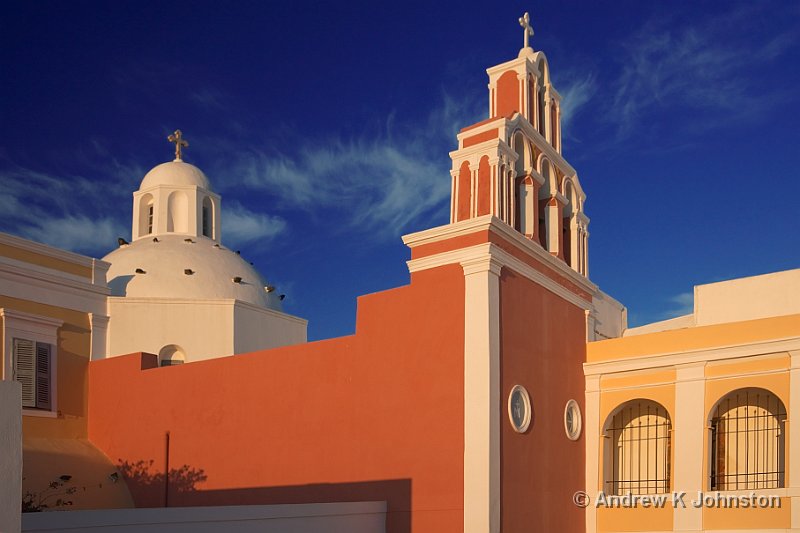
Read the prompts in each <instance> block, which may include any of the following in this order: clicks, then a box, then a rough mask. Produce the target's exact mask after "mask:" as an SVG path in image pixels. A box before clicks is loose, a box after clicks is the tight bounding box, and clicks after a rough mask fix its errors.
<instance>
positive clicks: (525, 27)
mask: <svg viewBox="0 0 800 533" xmlns="http://www.w3.org/2000/svg"><path fill="white" fill-rule="evenodd" d="M519 25H520V26H522V32H523V35H524V39H525V40H524V42H525V46H523V48H528V46H529V45H528V37H533V26H531V16H530V15H529V14H528V12H527V11H526V12H525V14H524V15H522V16H521V17H520V18H519Z"/></svg>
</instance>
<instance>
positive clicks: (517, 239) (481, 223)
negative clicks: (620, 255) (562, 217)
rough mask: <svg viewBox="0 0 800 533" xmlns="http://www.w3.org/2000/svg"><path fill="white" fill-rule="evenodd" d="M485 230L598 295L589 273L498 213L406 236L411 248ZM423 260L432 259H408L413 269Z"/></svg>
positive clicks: (405, 241)
mask: <svg viewBox="0 0 800 533" xmlns="http://www.w3.org/2000/svg"><path fill="white" fill-rule="evenodd" d="M482 230H489V231H493V232H494V233H496V234H498V235H500V236H501V237H503V238H505V239H506V240H507V241H511V242H512V243H514V244H516V245H517V246H518V247H519V248H522V250H523V251H525V252H527V253H528V254H529V255H531V256H533V257H535V258H537V259H539V260H540V261H541V262H543V263H544V264H545V265H547V266H549V267H551V268H552V269H553V270H555V271H556V272H557V273H558V274H561V275H563V276H564V277H566V278H567V279H569V280H570V281H571V282H573V283H575V284H576V285H578V286H579V287H580V288H582V289H583V290H585V291H586V292H588V293H589V294H591V295H594V294H595V293H596V292H597V291H598V287H597V285H595V284H594V283H592V282H591V281H589V280H588V279H587V278H586V277H585V276H583V275H581V274H578V273H577V272H576V271H575V270H573V269H572V268H571V267H570V266H569V265H567V264H566V263H565V262H564V261H562V260H561V259H558V258H557V257H554V256H553V254H551V253H550V252H548V251H547V250H545V249H544V248H542V247H541V246H540V245H539V244H538V243H535V242H533V241H532V240H530V239H528V238H527V237H525V236H524V235H522V234H521V233H520V232H518V231H517V230H515V229H514V228H512V227H511V226H509V225H508V224H506V223H505V222H503V221H502V220H500V219H499V218H497V217H495V216H494V215H483V216H481V217H476V218H471V219H468V220H463V221H461V222H455V223H453V224H446V225H444V226H439V227H436V228H431V229H428V230H424V231H419V232H417V233H410V234H408V235H403V237H402V239H403V243H404V244H405V245H406V246H408V247H409V248H415V247H417V246H422V245H426V244H431V243H435V242H441V241H444V240H448V239H452V238H454V237H461V236H463V235H469V234H471V233H475V232H478V231H482ZM456 251H457V250H456ZM446 253H450V252H445V254H446ZM437 256H442V257H444V254H437ZM423 259H428V258H427V257H423V258H421V259H414V260H411V261H409V262H408V265H409V269H411V268H412V265H413V266H414V267H416V266H418V265H422V264H424V263H423V262H422V260H423ZM451 262H455V261H451ZM442 264H447V263H442ZM428 268H430V267H428ZM416 270H423V268H416Z"/></svg>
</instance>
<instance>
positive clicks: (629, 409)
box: [603, 399, 672, 495]
mask: <svg viewBox="0 0 800 533" xmlns="http://www.w3.org/2000/svg"><path fill="white" fill-rule="evenodd" d="M603 437H604V441H605V446H604V455H605V457H604V483H603V485H604V486H603V490H604V491H605V492H606V494H617V495H624V494H627V493H631V494H660V493H666V492H668V491H669V490H670V463H671V454H672V442H671V441H672V424H671V422H670V417H669V413H667V410H666V409H665V408H664V406H662V405H661V404H658V403H656V402H654V401H652V400H645V399H637V400H631V401H629V402H626V403H624V404H623V405H621V406H620V407H618V408H617V409H616V410H615V411H614V412H613V413H612V414H611V416H609V418H608V420H607V421H606V424H605V427H604V431H603Z"/></svg>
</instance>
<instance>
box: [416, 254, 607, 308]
mask: <svg viewBox="0 0 800 533" xmlns="http://www.w3.org/2000/svg"><path fill="white" fill-rule="evenodd" d="M407 264H408V270H409V272H419V271H422V270H428V269H431V268H436V267H440V266H444V265H452V264H460V265H462V268H463V269H464V274H465V275H468V274H473V273H476V272H485V271H492V272H495V269H496V268H499V267H503V266H505V267H508V268H510V269H511V270H513V271H515V272H517V273H518V274H520V275H521V276H524V277H526V278H528V279H529V280H531V281H533V282H535V283H537V284H538V285H540V286H542V287H544V288H545V289H547V290H549V291H550V292H552V293H553V294H556V295H557V296H560V297H561V298H563V299H564V300H566V301H568V302H570V303H572V304H573V305H575V306H577V307H579V308H581V309H584V310H587V311H591V310H592V309H593V307H592V303H591V301H589V300H586V299H584V298H581V297H580V296H578V295H577V294H575V293H574V292H572V291H570V290H569V289H567V288H566V287H564V286H563V285H561V284H560V283H558V282H557V281H554V280H553V279H552V278H550V277H549V276H547V275H546V274H543V273H542V272H540V271H539V270H537V269H535V268H533V267H532V266H530V265H528V264H526V263H525V262H523V261H521V260H519V259H517V258H516V257H514V256H513V255H511V254H509V253H508V252H506V251H505V250H503V249H502V248H500V247H499V246H497V245H496V244H493V243H488V242H487V243H482V244H477V245H475V246H469V247H466V248H460V249H458V250H451V251H449V252H442V253H440V254H435V255H430V256H427V257H422V258H420V259H413V260H411V261H408V262H407ZM496 273H499V271H498V272H496ZM590 294H591V293H590ZM590 300H591V295H590Z"/></svg>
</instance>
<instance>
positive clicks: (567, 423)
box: [564, 400, 582, 440]
mask: <svg viewBox="0 0 800 533" xmlns="http://www.w3.org/2000/svg"><path fill="white" fill-rule="evenodd" d="M581 426H582V420H581V408H580V406H578V402H576V401H575V400H570V401H568V402H567V406H566V407H565V408H564V431H566V432H567V438H568V439H569V440H578V437H580V436H581Z"/></svg>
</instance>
